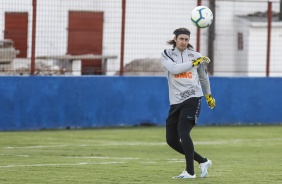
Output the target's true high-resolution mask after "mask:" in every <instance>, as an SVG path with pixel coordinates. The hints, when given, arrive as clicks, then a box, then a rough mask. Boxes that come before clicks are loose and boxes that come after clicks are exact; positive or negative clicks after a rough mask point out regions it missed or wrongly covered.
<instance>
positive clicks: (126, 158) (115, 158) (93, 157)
mask: <svg viewBox="0 0 282 184" xmlns="http://www.w3.org/2000/svg"><path fill="white" fill-rule="evenodd" d="M65 158H79V159H81V158H89V159H113V160H139V159H140V158H131V157H97V156H96V157H95V156H67V157H65Z"/></svg>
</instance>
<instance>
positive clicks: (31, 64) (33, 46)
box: [30, 0, 37, 75]
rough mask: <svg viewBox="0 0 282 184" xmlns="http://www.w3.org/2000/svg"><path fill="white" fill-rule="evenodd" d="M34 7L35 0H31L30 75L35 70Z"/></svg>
mask: <svg viewBox="0 0 282 184" xmlns="http://www.w3.org/2000/svg"><path fill="white" fill-rule="evenodd" d="M36 9H37V0H33V1H32V41H31V63H30V75H34V71H35V43H36Z"/></svg>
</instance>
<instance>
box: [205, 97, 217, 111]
mask: <svg viewBox="0 0 282 184" xmlns="http://www.w3.org/2000/svg"><path fill="white" fill-rule="evenodd" d="M205 97H206V101H207V103H208V106H209V108H211V109H214V108H215V106H216V103H215V99H214V98H213V97H212V95H211V94H209V95H206V96H205Z"/></svg>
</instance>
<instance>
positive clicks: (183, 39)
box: [174, 34, 190, 51]
mask: <svg viewBox="0 0 282 184" xmlns="http://www.w3.org/2000/svg"><path fill="white" fill-rule="evenodd" d="M189 39H190V38H189V36H188V35H186V34H180V35H178V36H177V37H174V41H175V42H176V48H177V49H178V50H180V51H183V50H185V49H186V48H187V45H188V43H189Z"/></svg>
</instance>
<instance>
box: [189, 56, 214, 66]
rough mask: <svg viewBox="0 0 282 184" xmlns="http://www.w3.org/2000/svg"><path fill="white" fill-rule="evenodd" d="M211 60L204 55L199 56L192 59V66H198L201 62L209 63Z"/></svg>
mask: <svg viewBox="0 0 282 184" xmlns="http://www.w3.org/2000/svg"><path fill="white" fill-rule="evenodd" d="M210 61H211V60H210V58H208V57H206V56H202V57H199V58H197V59H194V60H192V64H193V67H197V66H199V65H200V64H201V63H203V62H205V63H209V62H210Z"/></svg>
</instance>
